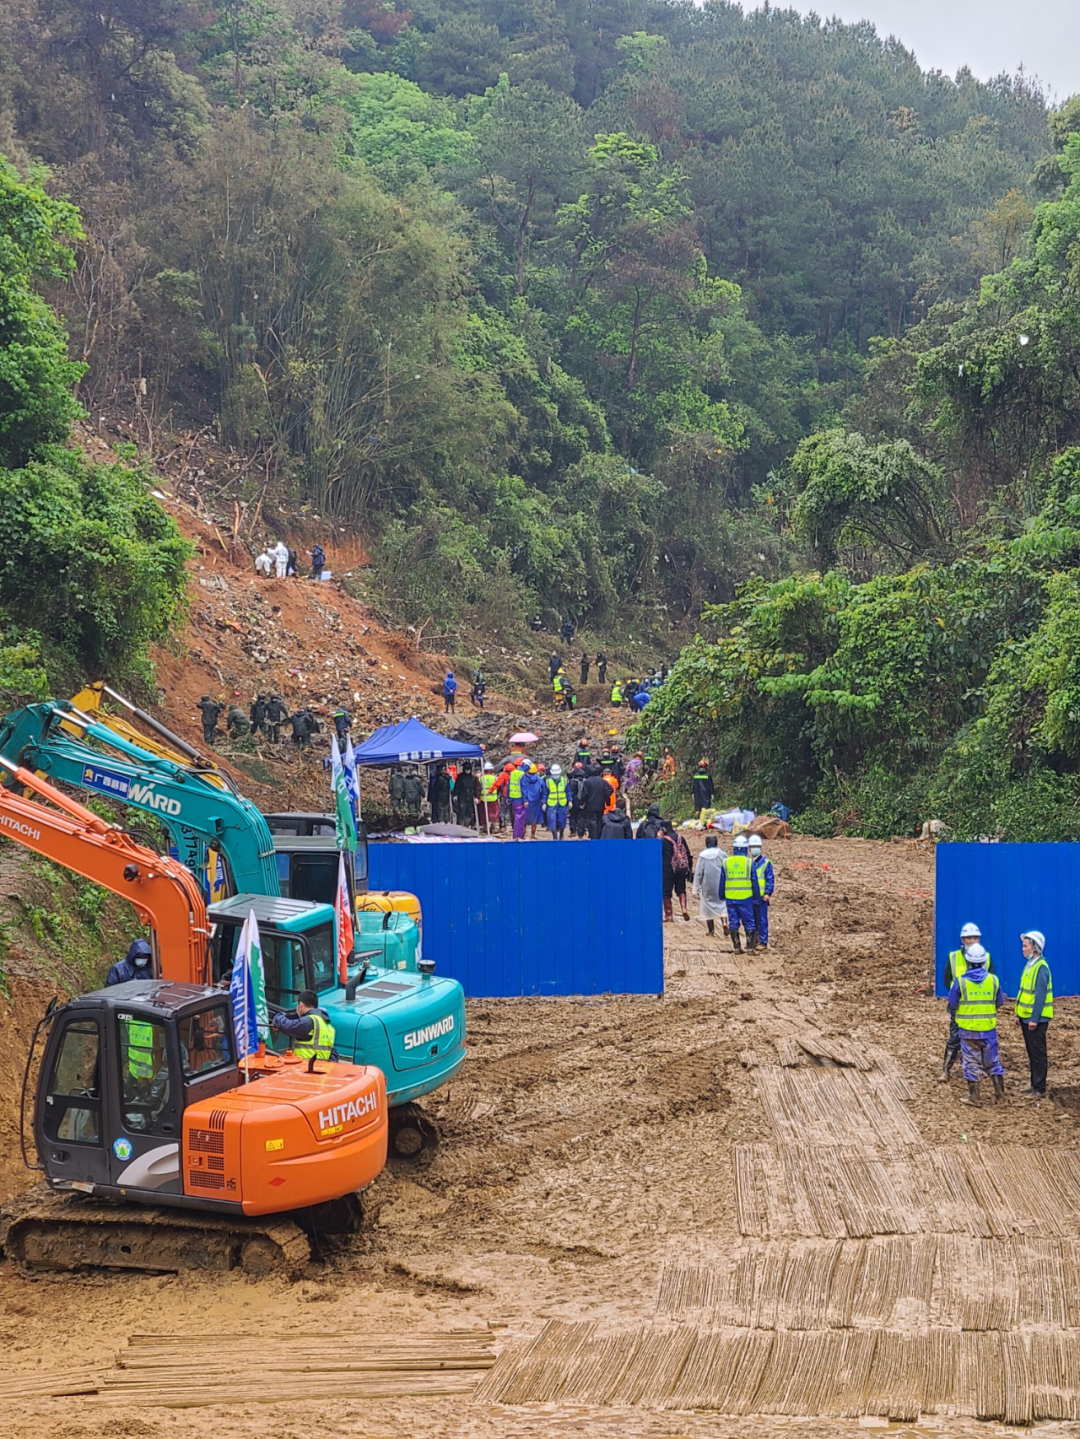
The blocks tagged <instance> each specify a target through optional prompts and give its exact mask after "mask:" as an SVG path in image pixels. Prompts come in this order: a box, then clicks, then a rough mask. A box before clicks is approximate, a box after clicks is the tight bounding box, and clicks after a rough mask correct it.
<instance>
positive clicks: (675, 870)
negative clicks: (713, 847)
mask: <svg viewBox="0 0 1080 1439" xmlns="http://www.w3.org/2000/svg"><path fill="white" fill-rule="evenodd" d="M660 841H661V852H660V857H661V864H662V866H663V869H662V873H663V881H664V923H665V924H668V923H669V922H670V921H671V920H673V919H674V918H675V915H674V906H673V905H672V902H671V898H672V895H673V894H676V895H678V897H679V907H680V909H681V910H682V917H683V919H685V920H686V921H687V922H688V923H689V920H690V911H689V909H687V907H686V880H687V877H688V876H689V874H690V871H691V869H692V865H691V862H690V849H689V846H688V845H687V843H686V840H685V839H683V837H682V835H681V834H676V832H675V829H674V826H673V825H672V823H671V821H670V820H663V821H662V822H661V826H660Z"/></svg>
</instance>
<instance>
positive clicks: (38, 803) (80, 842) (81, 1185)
mask: <svg viewBox="0 0 1080 1439" xmlns="http://www.w3.org/2000/svg"><path fill="white" fill-rule="evenodd" d="M0 764H3V765H4V767H5V768H6V769H8V770H9V771H10V772H11V773H12V774H13V775H14V777H15V779H16V780H17V781H18V783H19V784H20V785H21V786H25V788H26V789H29V790H32V791H35V792H36V793H37V795H38V796H39V797H40V799H39V800H35V799H29V798H26V797H25V795H20V794H15V793H13V792H12V791H10V790H0V834H4V835H8V836H10V837H11V838H12V839H14V840H17V841H18V842H19V843H20V844H24V845H26V846H27V847H28V848H30V849H33V850H35V851H36V852H37V853H38V854H42V855H46V856H47V857H48V858H49V859H52V860H55V861H56V862H57V863H58V864H61V865H63V866H65V867H66V868H68V869H71V870H74V871H75V872H76V873H78V874H81V875H84V876H85V877H86V878H87V879H92V880H94V881H96V882H97V883H98V884H100V885H102V886H104V887H105V888H106V889H109V890H112V891H113V892H114V893H115V894H119V895H121V896H123V897H124V898H125V899H129V900H130V901H131V902H132V904H133V905H134V906H135V909H136V911H137V913H138V914H139V917H140V919H142V920H143V922H144V923H146V924H148V925H149V926H150V927H151V932H152V934H153V937H154V938H153V949H154V958H155V972H156V975H158V976H162V975H163V976H165V977H164V978H160V977H156V978H154V979H153V980H149V981H146V980H133V981H130V982H129V983H126V984H117V985H113V986H111V987H109V988H106V989H103V990H98V991H96V992H95V993H93V994H87V995H82V996H80V997H79V998H77V999H73V1000H71V1001H69V1002H68V1003H67V1004H64V1005H61V1006H59V1007H54V1006H50V1009H49V1012H48V1013H47V1014H46V1015H45V1017H44V1018H43V1019H42V1021H41V1022H40V1024H39V1025H38V1026H37V1029H36V1030H35V1032H34V1038H33V1042H32V1043H31V1046H30V1056H29V1058H28V1060H27V1066H26V1077H25V1079H24V1084H23V1107H24V1123H23V1125H22V1130H21V1132H22V1133H23V1135H24V1136H25V1107H26V1100H27V1090H28V1085H29V1080H30V1075H31V1071H32V1068H33V1058H34V1051H35V1047H36V1044H37V1040H38V1037H39V1035H40V1034H41V1032H42V1031H43V1030H45V1031H47V1039H46V1044H45V1049H44V1053H43V1056H42V1061H41V1066H40V1070H39V1076H38V1083H37V1090H36V1095H35V1099H34V1120H33V1132H34V1144H35V1147H36V1150H37V1156H38V1163H36V1164H33V1163H31V1161H30V1159H29V1157H28V1156H27V1152H26V1146H25V1138H24V1149H23V1154H24V1158H25V1159H26V1161H27V1164H28V1165H29V1167H30V1168H34V1169H39V1170H41V1171H42V1172H43V1174H44V1178H45V1183H46V1186H47V1189H45V1190H42V1189H40V1188H39V1189H38V1190H36V1191H32V1192H31V1193H30V1194H28V1195H26V1196H23V1198H22V1199H21V1200H17V1201H15V1202H14V1203H13V1204H12V1205H9V1206H6V1207H5V1209H4V1211H3V1213H2V1215H0V1244H2V1246H3V1250H4V1252H5V1253H6V1254H7V1255H8V1256H9V1257H11V1258H13V1259H15V1260H16V1261H18V1262H21V1263H23V1264H25V1265H29V1266H31V1267H37V1268H53V1269H67V1268H78V1267H85V1266H90V1267H108V1268H128V1269H131V1268H135V1269H152V1270H172V1269H180V1268H185V1267H189V1266H192V1265H194V1266H198V1267H203V1268H231V1267H233V1265H235V1264H241V1265H243V1266H244V1267H245V1268H248V1269H250V1270H253V1271H256V1272H265V1271H267V1270H268V1269H271V1268H273V1267H275V1266H280V1267H283V1268H285V1269H286V1270H296V1269H297V1268H299V1267H302V1266H303V1264H304V1263H305V1262H306V1260H307V1258H308V1257H309V1255H310V1249H309V1244H308V1239H307V1235H306V1233H305V1230H306V1231H308V1232H312V1231H315V1232H327V1231H328V1230H334V1229H340V1228H341V1227H342V1225H343V1224H344V1225H345V1226H346V1227H348V1226H349V1225H351V1223H352V1222H354V1221H355V1218H356V1216H357V1214H358V1204H357V1202H356V1197H355V1196H356V1192H357V1191H358V1190H359V1189H361V1188H362V1187H363V1186H364V1185H366V1184H368V1183H369V1182H370V1181H371V1180H372V1179H374V1178H375V1176H376V1175H377V1174H378V1173H379V1172H380V1171H381V1169H382V1167H383V1165H384V1163H385V1161H386V1145H387V1108H386V1080H385V1078H384V1076H383V1074H382V1071H381V1070H379V1069H376V1068H374V1067H371V1066H366V1065H355V1064H342V1063H337V1062H330V1061H319V1062H316V1061H314V1060H308V1061H306V1062H305V1061H302V1060H298V1059H296V1058H295V1057H293V1056H291V1055H273V1054H266V1055H260V1056H255V1057H252V1058H251V1059H250V1061H248V1063H247V1066H246V1068H245V1066H244V1065H243V1064H242V1063H241V1061H239V1060H238V1059H237V1057H236V1044H235V1036H234V1028H233V1022H232V1012H231V1005H230V1000H229V996H228V994H226V993H225V992H223V991H222V990H221V989H215V988H210V987H209V986H208V985H207V984H206V983H205V982H204V981H205V979H206V977H207V974H208V963H207V940H208V934H207V921H206V908H205V905H204V903H203V898H202V894H201V892H200V890H199V887H198V885H197V883H196V881H195V880H194V879H193V878H192V876H191V875H190V874H189V873H188V871H187V870H186V869H184V867H183V866H182V865H180V864H178V863H177V862H176V861H174V860H172V859H168V858H166V857H163V856H160V855H157V854H155V853H154V852H153V851H152V850H150V849H147V848H145V847H144V846H143V845H140V844H137V843H136V842H135V841H134V840H133V839H132V838H131V837H130V836H129V835H127V834H125V833H124V832H123V831H122V830H120V829H118V828H117V827H116V826H115V825H110V824H108V823H107V822H106V821H105V820H102V819H100V818H99V817H98V816H97V815H95V814H93V813H92V812H91V811H90V810H88V809H85V808H84V807H83V806H82V805H80V804H78V803H77V802H76V801H74V800H71V799H69V798H68V797H67V796H66V795H64V794H62V793H61V792H60V791H59V790H57V789H55V788H53V787H52V786H51V785H49V784H47V783H45V782H44V781H42V780H40V779H39V778H37V777H36V776H35V775H33V774H32V773H30V771H28V770H25V769H22V768H20V767H18V766H15V765H12V764H9V763H8V762H7V761H6V760H4V759H2V757H0ZM124 1201H134V1204H133V1205H131V1206H125V1205H124ZM118 1202H119V1204H118ZM148 1206H153V1208H150V1207H148ZM260 1216H273V1219H272V1222H270V1223H267V1222H266V1220H265V1218H262V1219H260Z"/></svg>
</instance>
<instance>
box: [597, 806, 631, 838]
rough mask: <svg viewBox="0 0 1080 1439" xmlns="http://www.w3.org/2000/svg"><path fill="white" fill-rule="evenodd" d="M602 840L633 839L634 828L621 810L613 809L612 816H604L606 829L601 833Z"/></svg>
mask: <svg viewBox="0 0 1080 1439" xmlns="http://www.w3.org/2000/svg"><path fill="white" fill-rule="evenodd" d="M600 838H601V839H633V838H634V827H633V825H632V824H631V823H630V818H629V816H628V815H626V814H625V813H624V812H623V811H622V810H621V809H613V810H612V811H611V813H610V814H606V815H605V816H604V827H603V829H602V830H601V831H600Z"/></svg>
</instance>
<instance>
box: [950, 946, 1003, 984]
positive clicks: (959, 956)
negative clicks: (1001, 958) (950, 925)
mask: <svg viewBox="0 0 1080 1439" xmlns="http://www.w3.org/2000/svg"><path fill="white" fill-rule="evenodd" d="M949 963H950V964H951V965H952V977H953V979H959V978H960V977H961V976H962V975H964V974H966V973H967V971H968V962H967V950H966V949H965V948H964V946H963V945H961V946H960V948H959V949H954V950H951V951H950V952H949ZM983 968H984V969H985V970H986V972H987V973H988V974H990V973H992V972H993V969H994V961H993V960H992V959H991V958H990V954H989V951H987V955H986V964H985V965H984V966H983Z"/></svg>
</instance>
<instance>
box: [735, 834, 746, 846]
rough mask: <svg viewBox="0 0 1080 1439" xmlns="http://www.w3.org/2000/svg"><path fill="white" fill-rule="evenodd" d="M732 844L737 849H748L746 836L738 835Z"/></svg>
mask: <svg viewBox="0 0 1080 1439" xmlns="http://www.w3.org/2000/svg"><path fill="white" fill-rule="evenodd" d="M732 843H733V845H734V847H735V848H736V849H745V848H746V835H744V834H737V835H736V836H735V838H734V840H733V841H732Z"/></svg>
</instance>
